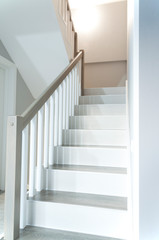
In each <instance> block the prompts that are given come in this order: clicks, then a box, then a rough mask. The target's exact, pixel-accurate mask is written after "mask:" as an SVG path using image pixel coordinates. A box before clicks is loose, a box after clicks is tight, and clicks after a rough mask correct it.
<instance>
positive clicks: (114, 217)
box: [27, 200, 128, 240]
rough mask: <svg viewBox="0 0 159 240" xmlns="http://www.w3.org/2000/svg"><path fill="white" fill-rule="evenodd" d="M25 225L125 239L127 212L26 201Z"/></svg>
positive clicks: (126, 234) (126, 236)
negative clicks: (26, 214)
mask: <svg viewBox="0 0 159 240" xmlns="http://www.w3.org/2000/svg"><path fill="white" fill-rule="evenodd" d="M27 204H28V207H27V209H28V218H27V219H28V223H27V224H28V225H32V226H37V227H45V228H52V229H59V230H61V229H62V230H65V231H71V232H77V233H86V234H92V235H98V236H108V237H112V238H118V239H124V240H126V239H128V221H127V219H128V213H127V211H126V210H120V209H109V208H100V207H90V206H82V205H74V204H63V203H54V202H43V201H33V200H28V202H27Z"/></svg>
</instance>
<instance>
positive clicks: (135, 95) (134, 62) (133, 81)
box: [128, 0, 139, 240]
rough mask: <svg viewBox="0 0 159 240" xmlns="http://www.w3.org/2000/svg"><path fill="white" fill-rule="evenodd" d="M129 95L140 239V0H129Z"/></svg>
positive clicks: (136, 229) (135, 234) (134, 213)
mask: <svg viewBox="0 0 159 240" xmlns="http://www.w3.org/2000/svg"><path fill="white" fill-rule="evenodd" d="M128 90H129V93H128V97H129V100H128V101H129V122H130V144H131V146H130V150H131V184H132V189H131V191H132V192H131V194H132V208H133V211H132V227H133V236H132V240H138V239H139V2H138V0H129V1H128Z"/></svg>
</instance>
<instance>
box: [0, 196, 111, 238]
mask: <svg viewBox="0 0 159 240" xmlns="http://www.w3.org/2000/svg"><path fill="white" fill-rule="evenodd" d="M3 219H4V193H2V192H0V236H1V234H2V233H3V230H4V221H3ZM0 239H1V238H0ZM35 239H36V240H115V239H114V238H106V237H99V236H92V235H87V234H81V233H72V232H65V231H58V230H52V229H45V228H37V227H29V226H28V227H26V228H25V229H24V230H21V231H20V237H19V238H18V240H35Z"/></svg>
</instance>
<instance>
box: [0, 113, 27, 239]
mask: <svg viewBox="0 0 159 240" xmlns="http://www.w3.org/2000/svg"><path fill="white" fill-rule="evenodd" d="M22 123H23V118H22V117H19V116H13V117H9V118H8V125H7V149H6V150H7V151H6V187H5V189H6V190H5V219H4V224H5V225H4V227H5V239H6V240H14V239H17V238H18V236H19V223H20V188H21V143H22Z"/></svg>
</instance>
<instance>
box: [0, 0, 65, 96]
mask: <svg viewBox="0 0 159 240" xmlns="http://www.w3.org/2000/svg"><path fill="white" fill-rule="evenodd" d="M0 33H1V40H2V42H3V44H4V46H5V47H6V49H7V51H8V53H9V55H10V56H11V58H12V59H13V61H14V63H15V64H16V66H17V68H18V70H19V72H20V74H21V76H22V78H23V80H24V81H25V83H26V85H27V87H28V88H29V90H30V92H31V94H32V95H33V97H34V98H37V97H38V96H39V95H40V94H41V93H42V92H43V91H44V90H45V89H46V87H48V86H49V85H50V84H51V82H52V81H53V80H54V79H55V78H56V77H57V75H59V74H60V73H61V71H63V69H64V68H65V67H66V66H67V65H68V64H69V59H68V55H67V52H66V48H65V45H64V41H63V38H62V34H61V31H60V27H59V24H58V22H57V18H56V14H55V10H54V5H53V1H52V0H45V1H44V0H27V1H19V0H14V3H13V1H12V0H1V1H0Z"/></svg>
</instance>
